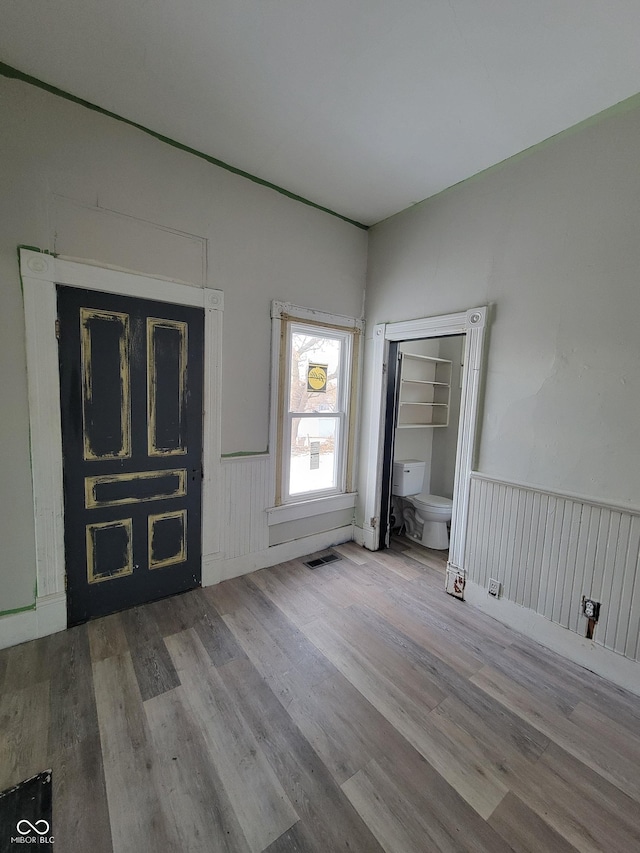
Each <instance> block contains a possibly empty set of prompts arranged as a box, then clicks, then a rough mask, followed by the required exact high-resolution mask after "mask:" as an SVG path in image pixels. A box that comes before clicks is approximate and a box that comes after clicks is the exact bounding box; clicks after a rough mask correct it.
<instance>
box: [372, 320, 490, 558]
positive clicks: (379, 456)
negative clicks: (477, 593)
mask: <svg viewBox="0 0 640 853" xmlns="http://www.w3.org/2000/svg"><path fill="white" fill-rule="evenodd" d="M487 314H488V310H487V307H486V306H483V307H480V308H472V309H470V310H469V311H461V312H460V313H457V314H444V315H441V316H438V317H425V318H421V319H416V320H407V321H404V322H401V323H386V324H385V323H380V324H378V325H377V326H375V328H374V331H373V353H372V361H373V369H372V376H373V379H372V393H373V399H372V411H371V418H370V422H369V423H370V433H369V452H368V460H367V466H366V467H367V470H368V471H370V472H371V476H370V477H368V478H367V480H366V483H365V490H364V517H365V519H367V521H369V523H368V524H365V525H364V528H363V544H364V546H365V547H366V548H369V549H370V550H372V551H376V550H377V549H378V548H379V547H380V544H381V543H380V524H379V518H378V517H377V515H378V513H379V510H380V506H381V504H382V467H383V465H382V463H383V452H384V430H385V411H386V389H387V381H386V380H387V376H388V373H387V366H388V358H389V342H390V341H408V340H417V339H419V338H437V337H444V336H448V335H465V336H466V341H465V370H464V373H463V380H462V395H461V400H460V423H459V427H458V452H457V454H456V469H455V479H454V482H455V489H454V495H453V511H452V517H451V539H450V545H449V562H448V564H447V569H448V571H447V574H448V575H449V573H454V574H456V573H462V574H464V549H465V543H466V533H467V517H468V514H469V489H470V483H471V472H472V470H473V467H474V464H475V461H476V460H475V452H476V440H477V429H478V420H479V418H478V415H479V410H480V388H481V377H482V370H483V352H484V339H485V330H486V322H487Z"/></svg>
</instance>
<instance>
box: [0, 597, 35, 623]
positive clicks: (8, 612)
mask: <svg viewBox="0 0 640 853" xmlns="http://www.w3.org/2000/svg"><path fill="white" fill-rule="evenodd" d="M35 609H36V603H35V601H34V602H33V604H29V605H27V607H16V609H15V610H0V619H2V617H3V616H15V615H16V613H26V612H27V611H28V610H35Z"/></svg>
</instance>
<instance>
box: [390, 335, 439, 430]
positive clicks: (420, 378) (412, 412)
mask: <svg viewBox="0 0 640 853" xmlns="http://www.w3.org/2000/svg"><path fill="white" fill-rule="evenodd" d="M400 359H401V361H400V397H399V400H398V417H397V423H396V428H397V429H424V428H426V427H446V426H447V425H448V423H449V398H450V396H451V361H449V360H448V359H446V358H435V357H434V356H430V355H414V354H412V353H407V352H405V353H400Z"/></svg>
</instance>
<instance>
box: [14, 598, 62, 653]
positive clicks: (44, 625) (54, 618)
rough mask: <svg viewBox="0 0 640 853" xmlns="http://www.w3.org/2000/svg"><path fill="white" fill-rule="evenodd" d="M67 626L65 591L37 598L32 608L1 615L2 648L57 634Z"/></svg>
mask: <svg viewBox="0 0 640 853" xmlns="http://www.w3.org/2000/svg"><path fill="white" fill-rule="evenodd" d="M66 627H67V599H66V595H65V594H64V592H57V593H55V594H54V595H45V596H42V597H41V598H38V599H37V600H36V605H35V607H34V608H33V609H32V610H23V611H22V612H21V613H11V614H10V615H8V616H2V617H0V649H6V648H8V647H9V646H17V645H18V644H19V643H26V642H28V641H29V640H36V639H38V637H46V636H47V635H48V634H56V633H57V632H58V631H64V630H65V628H66Z"/></svg>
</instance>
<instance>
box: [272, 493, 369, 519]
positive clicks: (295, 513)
mask: <svg viewBox="0 0 640 853" xmlns="http://www.w3.org/2000/svg"><path fill="white" fill-rule="evenodd" d="M357 497H358V495H357V492H345V493H344V494H342V495H330V496H329V497H326V498H315V499H313V500H309V501H299V502H298V503H290V504H281V505H280V506H271V507H268V509H267V510H266V512H267V524H268V525H269V527H271V526H272V525H274V524H282V523H283V522H285V521H297V520H298V519H299V518H311V516H315V515H322V514H323V513H326V512H336V511H339V510H341V509H351V508H352V507H354V506H355V505H356V499H357Z"/></svg>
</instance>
